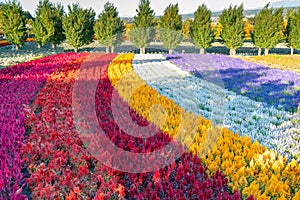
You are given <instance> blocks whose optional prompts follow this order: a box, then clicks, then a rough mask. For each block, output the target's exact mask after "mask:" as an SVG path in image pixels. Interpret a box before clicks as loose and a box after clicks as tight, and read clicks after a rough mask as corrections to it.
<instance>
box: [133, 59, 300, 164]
mask: <svg viewBox="0 0 300 200" xmlns="http://www.w3.org/2000/svg"><path fill="white" fill-rule="evenodd" d="M158 61H159V62H158ZM133 69H134V70H135V72H136V73H137V74H138V75H139V76H140V77H141V78H142V79H143V80H145V81H146V83H147V84H148V85H149V86H151V87H152V88H154V89H155V90H156V91H158V92H159V93H160V94H161V95H163V96H167V97H169V98H170V99H172V100H174V101H175V103H177V104H178V105H179V106H181V107H182V108H184V109H186V110H188V111H190V112H193V113H195V114H196V115H202V116H204V117H205V118H208V119H210V120H212V121H213V122H214V124H216V123H217V122H218V121H219V124H220V125H223V124H224V126H226V127H228V128H229V129H230V130H232V131H233V132H238V133H239V134H240V135H247V136H248V137H251V138H252V140H253V141H255V140H257V141H259V143H261V144H263V145H264V146H266V147H268V148H270V149H273V150H275V151H276V152H277V153H279V154H281V155H283V156H286V157H287V158H289V159H293V158H294V159H297V160H300V148H297V146H299V139H300V136H299V134H298V130H299V129H300V124H299V123H298V124H297V123H295V124H293V123H292V122H293V121H294V120H296V121H297V119H300V115H299V114H291V113H288V112H286V111H280V110H277V109H275V108H269V107H266V106H264V104H262V103H259V102H255V101H253V100H251V99H249V98H248V97H243V96H241V95H236V94H235V93H234V92H231V91H228V90H226V89H224V88H222V83H221V81H222V80H221V79H220V80H216V79H215V80H213V81H214V82H215V83H216V84H213V83H210V82H209V80H205V79H204V80H203V79H200V78H197V77H195V76H193V75H191V74H189V73H188V72H186V71H183V70H181V69H180V68H179V67H176V66H175V65H173V64H171V63H170V62H169V61H166V59H165V58H164V57H163V56H162V55H135V58H134V60H133ZM217 84H219V85H217Z"/></svg>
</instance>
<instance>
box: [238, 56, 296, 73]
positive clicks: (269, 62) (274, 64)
mask: <svg viewBox="0 0 300 200" xmlns="http://www.w3.org/2000/svg"><path fill="white" fill-rule="evenodd" d="M240 59H242V60H245V61H248V62H253V63H257V64H260V65H264V66H267V67H270V68H277V69H282V70H291V71H294V72H297V73H300V68H299V65H300V57H299V55H268V56H243V57H240Z"/></svg>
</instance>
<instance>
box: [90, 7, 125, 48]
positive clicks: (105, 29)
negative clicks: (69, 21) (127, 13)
mask: <svg viewBox="0 0 300 200" xmlns="http://www.w3.org/2000/svg"><path fill="white" fill-rule="evenodd" d="M94 30H95V34H96V38H97V40H98V41H99V43H100V44H102V45H105V46H106V52H107V53H109V48H110V47H112V49H113V47H114V46H116V45H118V44H121V43H122V40H123V36H124V31H125V26H124V24H123V22H122V20H121V18H120V17H119V13H118V11H117V8H116V7H115V6H114V5H113V4H112V3H110V2H107V3H106V4H105V5H104V10H103V12H102V13H101V14H100V15H99V17H98V20H97V21H96V23H95V26H94ZM112 52H113V50H112Z"/></svg>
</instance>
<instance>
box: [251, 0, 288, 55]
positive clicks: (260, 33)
mask: <svg viewBox="0 0 300 200" xmlns="http://www.w3.org/2000/svg"><path fill="white" fill-rule="evenodd" d="M282 30H283V8H278V9H273V8H269V4H267V5H266V6H265V7H264V8H263V9H262V10H261V11H260V12H259V13H258V14H257V15H256V16H255V18H254V28H253V36H252V38H253V42H254V44H255V45H256V46H257V47H259V53H258V54H259V55H260V49H261V48H265V55H267V54H268V50H269V49H270V48H274V47H275V46H276V45H277V44H278V43H279V42H280V40H281V39H282Z"/></svg>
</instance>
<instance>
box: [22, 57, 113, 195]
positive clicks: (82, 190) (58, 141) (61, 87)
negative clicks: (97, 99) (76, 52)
mask: <svg viewBox="0 0 300 200" xmlns="http://www.w3.org/2000/svg"><path fill="white" fill-rule="evenodd" d="M114 56H115V55H110V57H109V58H110V59H109V61H111V60H112V59H113V58H114ZM100 57H101V55H100ZM83 61H84V57H81V59H80V60H77V61H76V62H73V63H69V64H68V65H64V66H62V67H60V68H59V70H57V71H56V72H55V73H53V74H52V75H51V76H50V77H49V78H48V80H47V82H46V84H45V87H44V88H43V89H42V90H41V91H40V92H39V93H38V95H37V97H36V99H35V100H34V102H33V103H32V105H31V107H29V108H28V109H27V113H26V125H27V128H28V130H31V131H30V135H29V137H28V139H27V143H26V144H25V145H24V146H23V148H22V159H23V161H24V163H25V165H26V166H27V167H28V170H29V173H30V177H29V178H28V179H27V180H26V182H27V184H28V186H29V188H30V190H31V198H33V199H61V198H66V199H67V200H75V199H91V198H92V197H95V196H98V193H97V190H98V189H99V186H98V185H97V184H99V185H100V184H101V188H102V190H103V191H105V190H106V192H107V193H108V194H110V193H114V190H115V189H116V188H117V186H116V185H115V183H116V181H115V180H114V179H113V178H111V177H113V176H111V177H110V176H109V175H111V170H109V169H106V168H105V167H103V166H102V165H101V164H99V163H98V162H97V161H96V160H95V159H93V157H92V156H91V155H90V154H89V152H88V151H87V150H86V149H85V148H84V147H83V144H82V141H81V139H80V138H79V137H78V134H76V131H75V127H74V123H73V115H72V107H71V106H72V89H73V85H74V82H75V78H76V77H77V74H78V70H79V68H80V67H81V64H82V62H83ZM104 64H105V63H104ZM108 64H109V62H107V63H106V65H108ZM92 171H93V172H94V174H93V173H92ZM105 174H106V175H105ZM105 177H106V178H105ZM104 178H105V181H104ZM104 182H105V183H104ZM115 194H116V195H117V194H118V193H117V192H116V193H115ZM99 195H100V196H101V195H102V196H103V195H104V194H100V193H99ZM99 199H101V198H99ZM102 199H104V196H103V198H102Z"/></svg>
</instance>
